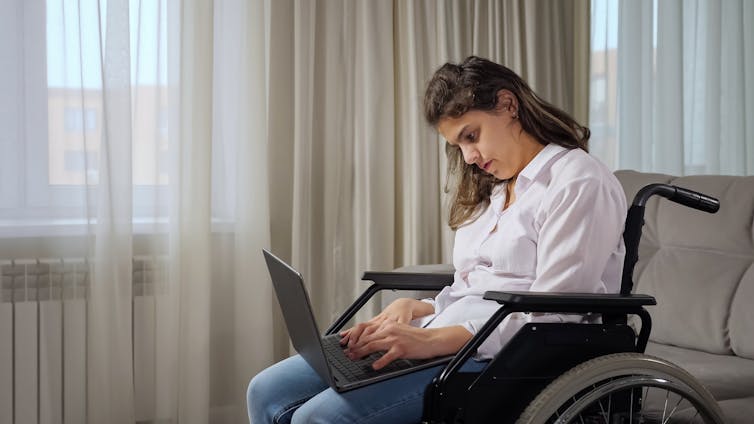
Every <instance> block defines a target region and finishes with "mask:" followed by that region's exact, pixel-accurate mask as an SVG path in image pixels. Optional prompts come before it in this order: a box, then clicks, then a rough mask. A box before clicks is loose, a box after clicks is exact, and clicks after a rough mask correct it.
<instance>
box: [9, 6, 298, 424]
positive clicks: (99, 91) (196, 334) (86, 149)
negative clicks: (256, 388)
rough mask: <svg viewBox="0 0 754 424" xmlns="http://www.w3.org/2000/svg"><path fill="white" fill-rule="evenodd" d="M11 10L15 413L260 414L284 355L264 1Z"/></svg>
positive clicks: (219, 417)
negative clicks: (278, 339)
mask: <svg viewBox="0 0 754 424" xmlns="http://www.w3.org/2000/svg"><path fill="white" fill-rule="evenodd" d="M2 7H3V10H2V14H1V15H2V17H1V18H0V20H1V23H2V25H0V28H2V29H1V30H0V31H1V32H2V36H3V37H2V39H3V41H2V42H3V49H2V65H3V66H2V78H0V81H1V82H0V84H2V85H1V87H2V93H3V94H4V95H3V96H2V97H3V99H2V108H1V109H2V111H3V113H2V120H3V122H2V123H3V125H4V127H5V128H6V130H5V133H4V134H3V136H2V137H1V138H0V160H1V161H2V165H3V166H1V167H0V168H2V171H1V172H3V175H2V177H3V178H2V181H0V194H2V196H0V197H1V198H2V201H0V264H1V265H2V272H3V274H2V275H3V279H2V283H3V286H2V288H3V291H2V294H3V296H2V298H0V314H2V318H3V325H0V346H2V348H0V355H1V356H2V358H3V361H2V364H0V376H2V378H0V380H1V381H2V383H1V384H0V411H2V412H0V418H2V419H0V421H3V422H5V421H6V419H7V420H8V421H9V422H44V423H48V422H50V423H55V422H90V423H103V422H107V423H133V422H135V421H152V420H156V421H161V420H166V421H167V422H185V423H190V422H196V423H206V422H243V421H244V420H245V419H246V418H245V404H244V399H245V397H244V394H245V387H246V384H247V382H248V380H249V378H250V377H251V376H252V375H253V374H254V373H255V372H256V371H258V370H260V369H261V368H262V367H263V366H265V365H267V364H269V363H271V362H272V360H273V353H274V352H275V349H276V347H275V344H274V337H273V331H274V328H275V324H273V321H274V319H275V318H274V314H273V311H272V305H273V300H272V299H273V297H272V294H271V292H270V284H269V281H268V279H267V277H266V275H267V274H266V272H265V269H264V266H263V263H262V260H261V252H260V251H261V248H262V247H266V246H269V244H270V218H269V209H268V207H269V202H268V201H267V198H268V196H269V195H268V187H269V184H268V177H267V171H268V169H269V168H268V161H267V154H268V153H267V130H266V122H267V114H266V107H267V79H266V66H267V65H266V53H265V46H266V43H265V40H266V38H267V37H266V30H265V28H266V21H265V7H264V1H262V0H259V1H251V2H250V1H245V0H243V1H242V0H221V1H215V2H214V3H213V2H204V1H177V0H162V1H157V2H152V1H141V0H108V1H98V0H80V1H62V0H61V1H58V0H48V1H44V0H32V1H20V0H19V1H15V0H14V1H7V2H4V3H3V5H2ZM6 112H7V114H6ZM32 271H33V272H34V273H35V274H32ZM30 292H31V293H35V294H34V295H33V296H32V295H28V293H30ZM29 320H30V321H29ZM27 321H28V322H27ZM27 327H28V328H27ZM27 330H28V331H34V332H37V331H38V334H36V333H35V334H31V335H29V336H28V337H27V336H26V335H25V334H26V333H25V332H26V331H27ZM37 340H38V343H37V342H36V341H37ZM9 341H10V343H8V342H9ZM29 341H31V343H30V342H29ZM285 348H286V346H285V345H282V344H281V346H278V347H277V349H278V350H279V351H282V350H284V349H285ZM278 356H279V355H278ZM6 359H7V360H6ZM37 364H38V366H37Z"/></svg>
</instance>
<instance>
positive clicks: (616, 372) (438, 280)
mask: <svg viewBox="0 0 754 424" xmlns="http://www.w3.org/2000/svg"><path fill="white" fill-rule="evenodd" d="M653 195H659V196H662V197H665V198H667V199H669V200H671V201H674V202H677V203H680V204H683V205H685V206H688V207H692V208H695V209H699V210H702V211H706V212H709V213H715V212H717V210H718V208H719V202H718V201H717V200H716V199H714V198H711V197H709V196H706V195H704V194H701V193H697V192H694V191H691V190H687V189H684V188H681V187H677V186H673V185H669V184H650V185H647V186H645V187H643V188H642V189H641V190H639V192H638V193H637V194H636V196H635V197H634V200H633V202H632V204H631V206H630V208H629V210H628V214H627V217H626V224H625V229H624V233H623V239H624V242H625V245H626V256H625V261H624V266H623V275H622V280H621V290H620V293H618V294H593V293H541V292H486V293H485V295H484V299H487V300H490V301H495V302H498V303H499V304H500V307H499V309H498V310H497V311H496V312H495V313H494V314H493V316H492V317H491V318H490V319H489V320H488V321H487V323H486V324H485V325H484V326H483V327H482V328H481V329H480V330H479V332H478V333H477V334H476V335H475V336H474V337H473V338H472V339H471V340H469V341H468V342H467V343H466V345H464V346H463V347H462V348H461V350H460V351H459V352H458V353H457V354H456V355H455V356H454V357H453V359H452V360H451V361H450V362H449V363H448V364H447V365H446V366H445V368H444V369H443V370H442V371H441V372H440V373H439V374H438V375H437V376H436V377H435V378H434V379H433V380H432V382H431V383H430V384H429V386H428V387H427V389H426V391H425V394H424V408H423V417H422V423H447V424H450V423H522V424H540V423H557V424H566V423H581V424H591V423H606V424H623V423H627V424H629V423H637V424H638V423H660V424H665V423H695V422H700V423H715V424H720V423H724V422H725V421H724V417H723V414H722V412H721V410H720V408H719V407H718V405H717V403H716V401H715V399H714V398H713V397H712V395H711V394H710V393H709V392H708V391H707V389H705V388H704V387H703V386H702V385H701V384H700V383H699V382H698V381H696V380H695V379H694V377H692V376H691V375H690V374H689V373H687V372H686V371H684V370H683V369H681V368H680V367H678V366H676V365H674V364H672V363H670V362H668V361H665V360H663V359H660V358H656V357H652V356H649V355H645V354H644V350H645V348H646V345H647V341H648V340H649V333H650V330H651V325H652V324H651V318H650V315H649V313H648V312H647V310H646V309H644V307H645V306H649V305H655V304H656V300H655V299H654V298H653V297H652V296H648V295H642V294H632V288H633V269H634V265H635V264H636V262H637V261H638V248H639V240H640V238H641V231H642V226H643V224H644V222H643V217H644V209H645V204H646V202H647V200H648V199H649V198H650V197H651V196H653ZM362 279H363V280H365V281H372V282H373V284H372V285H371V286H370V287H369V288H367V289H366V290H365V291H364V292H363V293H362V294H361V296H360V297H359V298H357V300H356V301H355V302H354V303H353V304H352V305H351V306H350V307H349V308H348V309H347V310H346V311H345V312H344V313H343V314H342V315H341V316H340V317H339V318H338V319H337V320H336V321H335V322H333V324H332V325H331V326H330V328H329V329H328V330H327V332H326V334H333V333H335V332H337V331H339V330H340V329H341V328H342V327H343V326H344V325H345V324H346V323H347V322H348V321H349V320H350V319H351V318H353V316H354V315H355V314H356V312H357V311H358V310H359V309H360V308H361V307H363V306H364V305H365V304H366V302H367V301H368V300H369V299H370V298H371V297H372V296H373V295H374V294H376V293H377V292H379V291H381V290H422V291H424V290H441V289H442V288H443V287H444V286H446V285H449V284H451V283H452V282H453V274H452V273H404V272H365V273H364V276H363V278H362ZM515 312H522V313H573V314H599V316H600V317H601V320H598V321H601V322H599V323H527V324H525V325H524V326H523V327H522V328H521V329H520V330H519V331H518V333H516V335H514V336H513V338H512V339H511V340H510V341H509V342H508V343H507V344H506V345H505V346H504V347H503V349H502V350H501V351H500V352H499V353H498V354H497V355H496V356H495V357H494V358H493V359H492V360H491V361H490V362H489V363H488V365H487V366H486V367H485V368H484V369H483V370H481V371H480V372H473V373H469V372H462V371H461V366H462V365H463V364H464V363H465V362H466V361H467V360H468V359H470V358H471V357H472V356H473V355H474V354H475V353H476V349H477V348H478V347H479V346H480V345H481V344H482V342H483V341H484V340H485V339H486V338H487V337H488V336H489V335H490V333H492V331H493V330H494V329H495V328H496V327H497V326H498V325H499V324H500V323H501V322H502V320H503V319H504V318H505V317H506V316H508V315H510V314H511V313H515ZM629 317H638V320H639V321H640V323H641V326H640V330H639V331H638V334H637V332H636V331H635V330H634V328H633V327H634V326H633V325H632V323H631V321H630V320H629Z"/></svg>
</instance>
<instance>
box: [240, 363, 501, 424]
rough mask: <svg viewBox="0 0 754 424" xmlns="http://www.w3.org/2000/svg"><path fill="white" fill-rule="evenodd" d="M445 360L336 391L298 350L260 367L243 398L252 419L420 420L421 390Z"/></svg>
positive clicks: (332, 422) (254, 423) (475, 366)
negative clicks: (293, 354)
mask: <svg viewBox="0 0 754 424" xmlns="http://www.w3.org/2000/svg"><path fill="white" fill-rule="evenodd" d="M486 364H487V362H477V361H474V360H470V361H468V362H467V363H466V364H465V365H464V366H463V371H468V372H478V371H481V370H482V368H484V366H485V365H486ZM442 368H443V366H436V367H432V368H427V369H425V370H421V371H417V372H413V373H410V374H406V375H403V376H401V377H396V378H392V379H389V380H385V381H381V382H379V383H375V384H371V385H368V386H365V387H362V388H359V389H355V390H351V391H348V392H345V393H338V392H336V391H335V390H333V389H332V388H330V386H329V385H328V384H327V383H325V382H324V381H322V379H321V378H320V377H319V375H317V373H316V372H315V371H314V370H313V369H312V368H311V367H310V366H309V364H307V363H306V361H304V359H303V358H301V357H300V356H298V355H296V356H293V357H290V358H288V359H285V360H283V361H280V362H278V363H277V364H275V365H273V366H271V367H269V368H267V369H265V370H264V371H262V372H260V373H259V374H257V375H256V377H254V378H253V379H252V380H251V383H249V389H248V391H247V393H246V399H247V402H248V408H249V420H250V421H251V424H268V423H275V424H278V423H294V424H298V423H323V424H340V423H359V424H372V423H391V424H392V423H394V424H399V423H411V424H415V423H418V422H419V421H420V420H421V415H422V407H423V401H424V390H425V389H426V387H427V385H428V384H429V383H430V382H431V381H432V378H433V377H434V376H435V375H437V374H438V373H439V372H440V370H441V369H442Z"/></svg>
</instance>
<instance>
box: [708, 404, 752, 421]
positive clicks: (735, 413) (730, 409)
mask: <svg viewBox="0 0 754 424" xmlns="http://www.w3.org/2000/svg"><path fill="white" fill-rule="evenodd" d="M717 404H718V405H720V409H722V410H723V415H725V419H726V421H725V422H726V423H728V424H751V421H752V417H754V397H748V398H743V399H728V400H724V401H720V402H718V403H717Z"/></svg>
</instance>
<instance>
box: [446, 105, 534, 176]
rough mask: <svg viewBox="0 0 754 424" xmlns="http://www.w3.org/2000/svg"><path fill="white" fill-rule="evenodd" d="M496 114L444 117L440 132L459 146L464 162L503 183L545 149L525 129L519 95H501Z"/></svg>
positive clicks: (467, 114) (466, 114) (477, 113)
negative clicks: (522, 123) (519, 109)
mask: <svg viewBox="0 0 754 424" xmlns="http://www.w3.org/2000/svg"><path fill="white" fill-rule="evenodd" d="M498 97H499V99H498V107H497V108H496V109H495V110H493V111H481V110H470V111H468V112H466V113H464V114H463V115H461V116H460V117H458V118H451V117H448V118H443V119H440V122H439V123H438V125H437V130H438V131H439V132H440V134H442V136H443V138H445V140H447V141H448V143H450V144H452V145H454V146H458V147H459V148H460V149H461V152H462V153H463V159H464V160H465V161H466V163H467V164H469V165H476V166H478V167H479V168H480V169H482V170H483V171H485V172H487V173H488V174H492V175H494V176H495V177H496V178H498V179H501V180H508V179H511V178H513V177H515V176H517V175H518V173H519V172H521V170H522V169H524V167H525V166H526V165H527V164H528V163H529V162H530V161H531V160H532V159H533V158H534V156H536V155H537V153H539V151H540V150H542V148H543V147H544V146H543V145H542V144H540V143H539V142H537V140H536V139H534V137H532V136H531V135H529V134H528V133H526V132H525V131H524V130H523V129H522V128H521V123H520V122H519V120H518V119H517V111H518V107H517V103H516V101H515V96H513V94H512V93H510V92H509V91H507V90H501V91H500V93H498Z"/></svg>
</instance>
